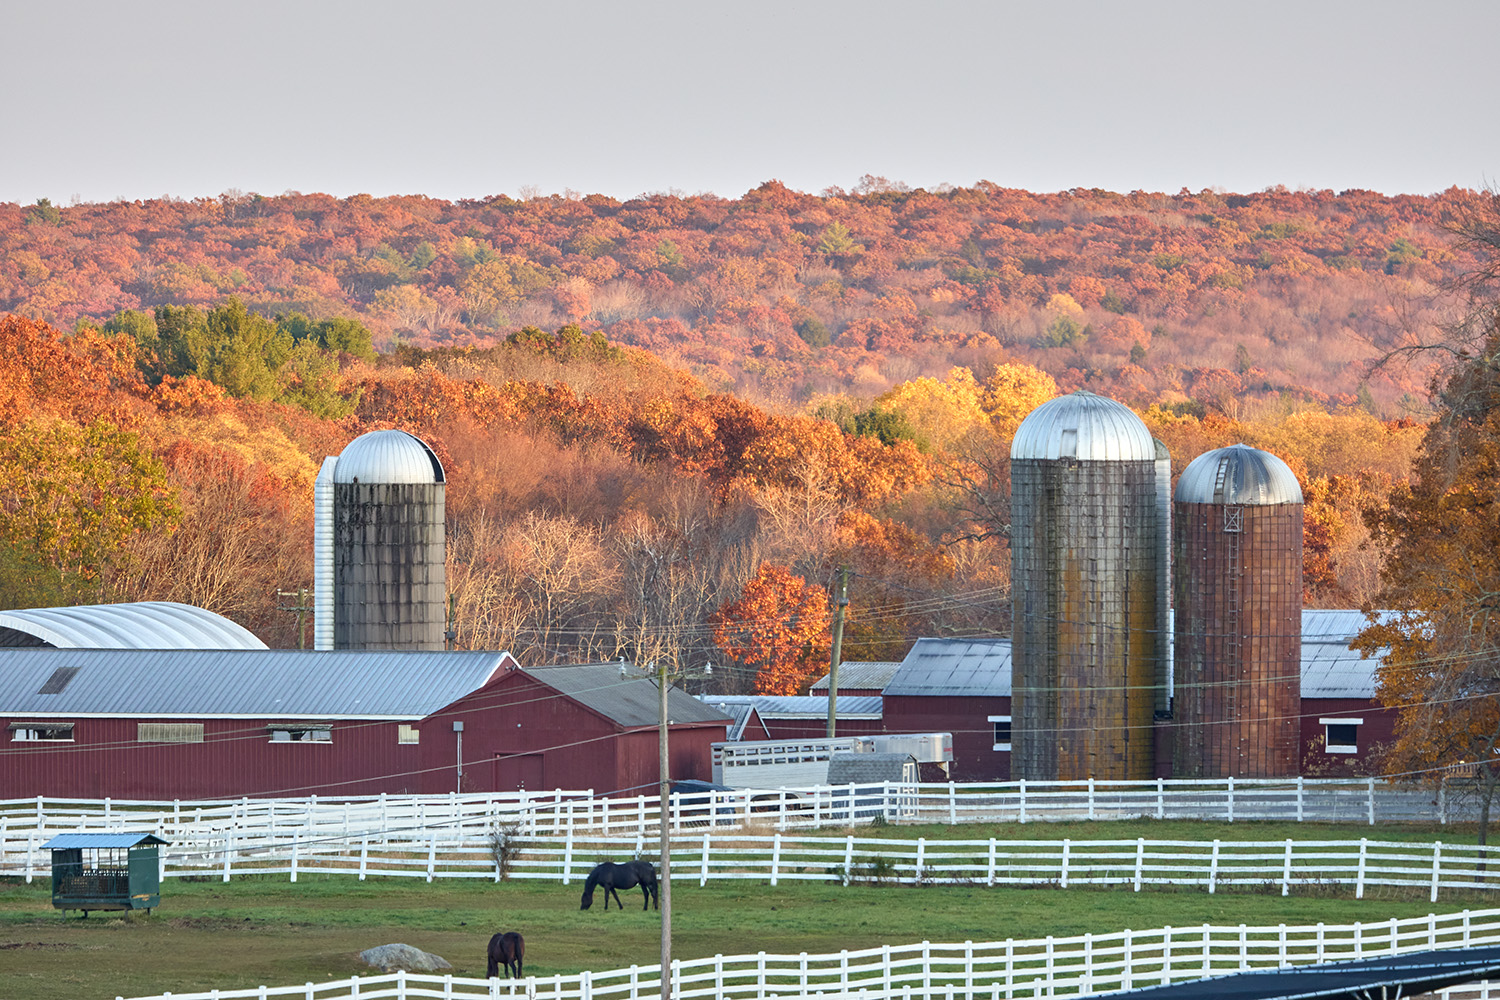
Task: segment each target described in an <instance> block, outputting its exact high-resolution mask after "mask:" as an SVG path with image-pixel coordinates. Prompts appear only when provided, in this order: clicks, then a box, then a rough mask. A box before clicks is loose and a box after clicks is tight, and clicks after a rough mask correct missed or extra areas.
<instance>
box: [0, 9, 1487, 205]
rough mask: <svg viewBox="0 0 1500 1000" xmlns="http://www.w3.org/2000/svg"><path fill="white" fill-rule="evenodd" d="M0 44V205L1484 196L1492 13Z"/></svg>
mask: <svg viewBox="0 0 1500 1000" xmlns="http://www.w3.org/2000/svg"><path fill="white" fill-rule="evenodd" d="M0 37H3V38H4V39H5V40H6V44H5V52H4V54H3V55H0V137H3V149H4V152H3V155H0V201H11V202H19V203H23V204H25V203H30V202H33V201H35V200H36V199H37V198H39V197H49V198H51V199H52V200H53V201H54V202H57V203H59V204H66V203H67V202H68V201H69V200H70V199H72V198H74V197H78V198H81V199H83V200H85V201H108V200H111V199H113V198H116V197H120V196H123V197H126V198H131V199H134V198H148V197H156V196H160V195H163V194H169V195H173V196H176V197H186V198H191V197H198V196H206V195H216V194H219V193H221V192H223V191H225V190H227V189H230V188H238V189H240V190H243V191H247V192H249V191H254V192H259V193H262V194H279V193H280V192H282V191H285V190H288V189H294V190H299V191H305V192H311V191H324V192H328V193H331V194H334V195H339V196H344V195H349V194H355V193H358V192H368V193H370V194H376V195H385V194H401V193H405V194H427V195H433V196H437V197H443V198H479V197H484V196H486V195H491V194H496V193H501V192H504V193H507V194H511V195H515V194H517V193H518V192H519V191H521V190H523V189H526V188H533V189H536V190H539V191H541V192H542V193H551V192H561V191H564V190H565V189H572V190H576V191H580V192H584V193H592V192H600V193H604V194H609V195H613V196H615V197H619V198H629V197H631V196H633V195H636V194H640V193H642V192H648V191H667V190H674V189H675V190H680V191H684V192H687V193H696V192H700V191H711V192H714V193H716V194H719V195H722V196H725V197H730V198H733V197H738V196H739V195H741V194H743V193H744V192H745V191H747V190H749V189H751V188H753V187H755V186H757V185H758V184H760V183H761V182H762V181H765V180H768V179H770V178H777V179H779V180H781V181H783V182H784V183H786V184H787V185H788V186H790V187H792V188H795V189H797V190H801V191H809V192H818V191H821V190H822V189H824V188H826V187H828V186H830V185H839V186H842V187H846V188H847V187H852V186H853V185H854V184H855V183H857V182H858V180H859V178H860V177H861V175H863V174H867V173H868V174H876V175H881V176H885V177H887V178H890V179H891V180H898V181H904V182H906V183H908V184H910V185H912V186H921V187H933V186H936V185H938V184H943V183H949V184H955V185H969V184H973V183H974V182H976V181H979V180H989V181H992V182H994V183H996V184H999V185H1002V186H1005V187H1017V188H1027V189H1030V190H1033V191H1057V190H1062V189H1065V188H1071V187H1100V188H1106V189H1109V190H1115V191H1129V190H1133V189H1137V188H1140V189H1145V190H1150V191H1165V192H1168V193H1175V192H1176V191H1177V190H1179V189H1180V188H1183V187H1186V188H1189V189H1191V190H1194V191H1196V190H1199V189H1202V188H1205V187H1218V188H1224V189H1227V190H1230V191H1257V190H1260V189H1262V188H1265V187H1268V186H1270V185H1275V184H1284V185H1286V186H1287V187H1291V188H1296V187H1312V188H1332V189H1334V190H1343V189H1345V188H1370V189H1373V190H1376V191H1381V192H1384V193H1386V194H1398V193H1415V194H1430V193H1433V192H1435V191H1440V190H1443V189H1445V188H1447V187H1450V186H1453V185H1458V186H1460V187H1471V188H1477V187H1481V186H1484V185H1485V184H1487V183H1489V182H1491V181H1493V180H1494V179H1495V178H1496V177H1497V176H1500V128H1497V127H1496V125H1495V121H1496V119H1497V117H1500V113H1497V111H1496V109H1495V108H1494V107H1492V106H1490V104H1489V102H1490V101H1491V100H1493V99H1494V98H1495V96H1496V95H1497V93H1500V87H1497V84H1500V61H1497V60H1496V59H1495V58H1494V56H1493V51H1492V48H1493V44H1494V40H1495V38H1496V37H1500V3H1496V2H1494V0H1448V2H1444V0H1429V2H1426V3H1410V2H1403V3H1395V2H1391V0H1363V2H1347V3H1346V2H1322V3H1320V2H1317V0H1299V2H1283V0H1270V2H1258V3H1245V2H1240V3H1234V4H1228V3H1212V2H1205V0H1197V2H1159V0H1142V2H1084V0H1036V2H1010V3H1007V2H991V3H970V2H942V0H926V2H924V3H911V2H901V3H896V2H891V0H861V2H822V3H820V2H816V0H800V2H782V0H753V2H745V0H720V2H717V3H716V2H712V0H696V2H692V0H689V2H665V0H664V2H629V0H604V2H592V0H590V2H585V0H576V2H567V0H553V2H546V3H543V2H534V3H524V4H523V3H504V2H490V3H460V2H442V0H428V2H422V3H419V2H410V0H409V2H405V3H399V4H397V3H391V2H389V0H361V2H317V0H300V2H282V0H274V2H273V0H242V2H240V3H237V4H224V3H205V2H203V0H186V2H184V0H141V2H127V3H121V2H119V0H106V2H82V0H51V2H48V3H36V2H26V0H0Z"/></svg>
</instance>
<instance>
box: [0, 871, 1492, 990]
mask: <svg viewBox="0 0 1500 1000" xmlns="http://www.w3.org/2000/svg"><path fill="white" fill-rule="evenodd" d="M580 891H581V887H580V886H577V885H572V886H562V885H559V884H547V883H535V882H524V883H523V882H507V883H503V884H500V885H496V884H494V883H492V882H486V881H469V880H464V881H458V880H451V881H440V882H436V883H433V884H428V883H426V882H424V881H422V880H420V879H376V880H371V881H367V882H359V881H357V880H355V879H353V878H349V877H326V878H314V879H310V880H308V879H305V880H304V881H301V882H299V883H297V884H296V885H292V884H289V883H288V882H287V881H286V880H285V879H284V878H282V877H271V876H266V877H263V878H255V877H252V878H246V879H236V880H235V881H233V882H230V883H227V884H226V883H222V882H218V881H192V882H188V881H182V880H178V879H168V880H167V882H166V883H165V884H164V886H163V887H162V903H161V906H160V907H159V908H158V909H157V910H156V911H155V912H154V913H153V914H151V915H149V916H147V915H146V914H135V915H133V916H131V917H129V918H124V917H122V916H120V915H118V914H114V915H111V914H107V913H95V914H93V915H92V916H90V917H89V918H88V919H87V920H84V919H80V918H78V917H77V915H76V914H74V915H73V916H72V917H70V918H69V919H67V920H64V919H63V918H62V917H61V915H60V914H59V913H58V912H57V911H55V910H53V909H52V908H51V898H50V895H49V889H48V887H47V885H46V884H45V882H44V881H43V880H38V881H37V882H35V883H33V884H31V885H26V884H25V883H23V882H20V881H8V882H0V997H4V998H7V1000H109V998H113V997H115V996H126V997H130V996H141V995H148V994H156V993H160V992H162V991H164V990H170V991H172V992H173V993H187V992H196V991H204V990H209V989H214V988H218V989H243V988H249V987H254V986H258V985H261V984H266V985H293V984H298V983H304V982H310V981H311V982H317V981H323V980H327V979H337V978H344V977H347V976H350V975H354V974H358V973H361V972H370V971H371V970H368V969H367V968H365V967H364V966H363V965H362V964H361V963H360V962H359V960H358V957H357V953H358V952H359V951H361V950H363V949H365V948H369V947H372V946H374V945H379V944H388V943H391V942H397V941H399V942H404V943H407V944H411V945H415V946H416V947H419V948H422V949H425V950H427V951H431V952H435V953H437V954H439V955H442V956H443V957H445V958H447V959H448V960H449V961H450V962H452V963H453V965H454V966H455V969H454V972H455V974H457V975H460V976H476V977H477V976H482V975H483V974H484V948H485V943H486V942H487V941H488V939H489V936H490V934H492V933H494V932H496V931H499V930H520V931H521V932H522V933H523V934H524V935H525V936H526V942H527V971H528V973H531V974H537V975H554V974H558V973H568V974H571V973H577V972H579V971H581V970H583V969H595V970H607V969H616V968H623V967H628V966H629V965H630V964H632V963H637V964H642V965H650V964H655V962H656V961H657V958H658V955H659V937H660V922H659V915H658V914H657V913H656V912H648V913H642V912H641V910H640V901H641V895H640V893H639V892H638V891H634V890H632V891H631V892H630V893H628V894H623V895H625V898H626V900H627V908H626V910H625V911H624V912H620V911H617V910H614V909H611V910H610V911H609V912H608V913H606V912H604V911H603V910H602V909H600V906H599V903H600V900H599V899H597V898H596V900H595V904H594V907H593V909H591V910H589V911H586V912H581V911H580V910H579V908H578V903H579V894H580ZM672 898H673V907H672V910H673V913H672V926H673V941H674V945H673V947H674V951H673V954H674V956H675V957H677V958H682V959H691V958H701V957H708V956H712V955H714V954H715V953H721V954H725V955H738V954H746V953H752V954H753V953H754V952H756V951H760V950H764V951H767V952H770V953H784V954H796V953H798V952H802V951H806V952H809V953H818V952H837V951H838V950H839V949H841V948H864V947H872V946H877V945H880V944H893V945H895V944H909V943H913V942H918V941H922V940H931V941H963V940H966V939H968V940H974V941H987V940H1003V939H1005V938H1006V937H1015V938H1030V937H1040V936H1045V935H1047V934H1054V935H1059V936H1067V935H1077V934H1082V933H1085V932H1095V933H1104V932H1109V931H1117V930H1121V929H1123V928H1126V927H1133V928H1148V927H1159V926H1161V925H1163V924H1172V925H1174V926H1188V925H1195V924H1201V923H1205V922H1208V923H1215V924H1231V925H1233V924H1239V923H1246V924H1251V925H1255V924H1276V923H1283V922H1284V923H1289V924H1296V923H1313V922H1317V921H1326V922H1329V923H1349V922H1352V921H1355V920H1359V921H1366V922H1373V921H1379V920H1388V919H1390V918H1391V917H1410V916H1418V915H1421V914H1425V913H1428V912H1440V913H1446V912H1453V911H1455V910H1459V909H1462V908H1464V907H1465V906H1469V907H1473V908H1479V907H1484V906H1489V905H1494V904H1500V893H1497V894H1496V895H1495V898H1494V901H1493V903H1492V902H1491V900H1490V899H1489V897H1488V894H1486V895H1485V896H1478V895H1471V896H1470V897H1469V898H1455V899H1443V900H1440V901H1439V902H1438V903H1437V904H1429V903H1428V902H1427V900H1426V898H1425V896H1423V895H1421V894H1414V893H1398V892H1393V891H1390V890H1386V891H1383V892H1382V891H1376V892H1375V893H1374V894H1372V896H1371V898H1367V899H1363V900H1354V899H1350V898H1341V897H1333V896H1327V895H1310V896H1292V897H1289V898H1282V897H1281V896H1280V895H1276V894H1254V893H1246V894H1230V893H1223V892H1221V893H1219V894H1216V895H1212V896H1210V895H1208V894H1207V893H1205V892H1202V891H1201V890H1191V889H1189V890H1180V891H1161V890H1157V891H1145V892H1141V893H1134V892H1131V891H1129V890H1128V889H1125V890H1118V889H1117V890H1078V889H1074V890H1069V891H1057V890H1044V889H990V888H985V887H982V886H949V887H938V886H928V887H922V888H913V887H909V886H905V887H897V886H886V887H850V888H842V887H838V886H823V885H806V884H800V885H797V884H793V885H781V886H777V887H775V888H772V887H770V886H767V885H765V884H763V883H760V882H744V883H734V884H727V885H726V884H715V885H710V886H708V887H706V888H700V887H699V886H698V885H697V883H696V880H694V879H690V878H682V879H679V880H677V881H675V882H674V886H673V893H672Z"/></svg>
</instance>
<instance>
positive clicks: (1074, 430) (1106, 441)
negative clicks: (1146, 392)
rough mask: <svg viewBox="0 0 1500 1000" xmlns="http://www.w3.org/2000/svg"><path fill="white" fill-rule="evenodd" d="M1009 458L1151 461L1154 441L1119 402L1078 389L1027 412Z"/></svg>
mask: <svg viewBox="0 0 1500 1000" xmlns="http://www.w3.org/2000/svg"><path fill="white" fill-rule="evenodd" d="M1010 457H1011V458H1012V459H1042V460H1055V459H1061V458H1072V459H1077V460H1079V461H1084V462H1088V461H1093V462H1108V461H1146V462H1151V461H1155V460H1156V443H1155V442H1154V441H1153V440H1152V439H1151V432H1150V431H1148V430H1147V429H1146V425H1145V424H1144V423H1142V422H1141V418H1140V417H1138V416H1136V415H1135V413H1134V412H1132V411H1131V409H1130V407H1128V406H1126V405H1125V404H1124V403H1119V402H1116V401H1115V400H1113V399H1109V398H1108V397H1106V396H1096V395H1094V394H1093V393H1092V392H1088V391H1086V390H1083V389H1080V390H1078V391H1077V392H1074V393H1071V394H1069V395H1067V396H1058V397H1057V398H1056V399H1049V400H1048V401H1047V402H1045V403H1043V404H1042V405H1041V406H1038V407H1037V408H1036V409H1034V410H1032V411H1031V412H1030V413H1029V414H1027V416H1026V419H1025V420H1022V421H1021V426H1020V427H1018V428H1016V436H1015V438H1014V439H1013V440H1012V441H1011V445H1010Z"/></svg>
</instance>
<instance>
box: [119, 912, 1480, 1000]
mask: <svg viewBox="0 0 1500 1000" xmlns="http://www.w3.org/2000/svg"><path fill="white" fill-rule="evenodd" d="M1497 943H1500V910H1482V911H1475V912H1470V911H1468V910H1465V911H1463V912H1462V913H1455V914H1443V915H1428V916H1425V917H1414V918H1411V919H1407V920H1399V919H1392V920H1388V921H1381V922H1378V923H1366V924H1360V923H1355V924H1348V925H1335V924H1313V925H1294V926H1288V925H1286V924H1280V925H1277V926H1274V927H1271V926H1260V927H1247V926H1246V925H1244V924H1240V925H1238V926H1213V925H1210V924H1203V925H1201V926H1198V927H1162V928H1157V929H1151V930H1142V931H1132V930H1126V931H1121V932H1118V933H1113V934H1085V935H1083V936H1081V937H1065V938H1061V937H1058V938H1055V937H1048V938H1041V939H1032V940H1021V941H1017V940H1014V939H1012V940H1006V941H991V942H982V943H977V942H973V941H965V942H963V943H961V944H935V943H931V942H925V941H924V942H922V943H921V944H917V945H907V946H890V945H887V946H883V947H880V948H869V949H863V950H858V951H841V952H838V953H837V954H820V955H809V954H807V953H805V952H804V953H802V954H800V955H774V954H767V953H765V952H760V953H758V954H755V955H737V956H725V955H715V956H714V957H712V958H704V959H694V960H690V961H673V962H672V982H673V995H674V996H677V997H681V998H684V1000H693V998H710V997H712V998H714V1000H735V998H746V1000H750V998H757V1000H758V998H786V1000H794V998H795V1000H802V998H808V1000H810V998H812V997H815V996H817V997H822V998H824V1000H839V998H847V1000H1001V998H1007V1000H1009V998H1033V997H1034V998H1040V997H1082V996H1089V995H1091V994H1095V993H1104V992H1110V991H1114V990H1123V989H1133V988H1137V987H1144V986H1153V985H1158V984H1163V985H1164V984H1167V983H1172V982H1183V981H1189V980H1195V979H1201V978H1205V977H1210V976H1220V975H1227V974H1229V973H1233V972H1240V971H1245V970H1250V969H1268V968H1280V967H1285V966H1295V965H1306V964H1311V963H1315V962H1325V961H1339V960H1343V959H1355V958H1375V957H1380V956H1385V955H1398V954H1408V953H1411V952H1418V951H1427V950H1431V949H1435V948H1457V947H1468V946H1474V945H1484V944H1497ZM660 972H661V967H660V966H659V965H646V966H631V967H630V968H628V969H617V970H612V971H607V972H583V973H581V974H579V975H575V976H563V975H559V976H545V977H530V978H527V979H521V980H516V979H506V980H502V979H489V980H485V979H469V978H462V977H455V976H423V975H416V974H412V973H404V972H401V973H395V974H393V975H384V976H363V977H360V976H356V977H353V978H350V979H343V980H338V981H335V982H327V983H321V984H315V983H304V984H301V985H297V986H280V987H264V986H263V987H260V988H258V989H248V990H215V991H212V992H208V993H178V994H161V995H159V996H154V997H142V998H137V1000H168V998H169V997H170V998H171V1000H252V998H255V1000H272V998H277V997H300V998H304V1000H354V998H359V1000H373V998H377V997H394V998H400V1000H406V998H417V997H443V998H448V1000H486V998H487V1000H502V998H503V1000H650V998H653V997H658V996H660V993H661V975H660ZM1206 992H1211V990H1208V991H1206ZM1440 995H1441V996H1444V997H1452V998H1454V1000H1457V998H1458V997H1460V996H1468V997H1474V996H1482V997H1486V998H1487V997H1489V996H1490V990H1489V985H1488V984H1478V985H1477V986H1474V987H1458V988H1455V989H1453V990H1446V991H1444V992H1443V993H1442V994H1440ZM117 1000H123V998H117Z"/></svg>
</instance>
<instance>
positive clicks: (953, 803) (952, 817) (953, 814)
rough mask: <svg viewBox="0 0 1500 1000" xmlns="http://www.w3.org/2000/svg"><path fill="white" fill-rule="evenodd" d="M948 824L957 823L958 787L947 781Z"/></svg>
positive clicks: (954, 824) (955, 824)
mask: <svg viewBox="0 0 1500 1000" xmlns="http://www.w3.org/2000/svg"><path fill="white" fill-rule="evenodd" d="M948 825H949V826H957V825H958V789H957V788H956V787H955V786H954V784H953V782H951V781H950V782H948Z"/></svg>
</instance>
